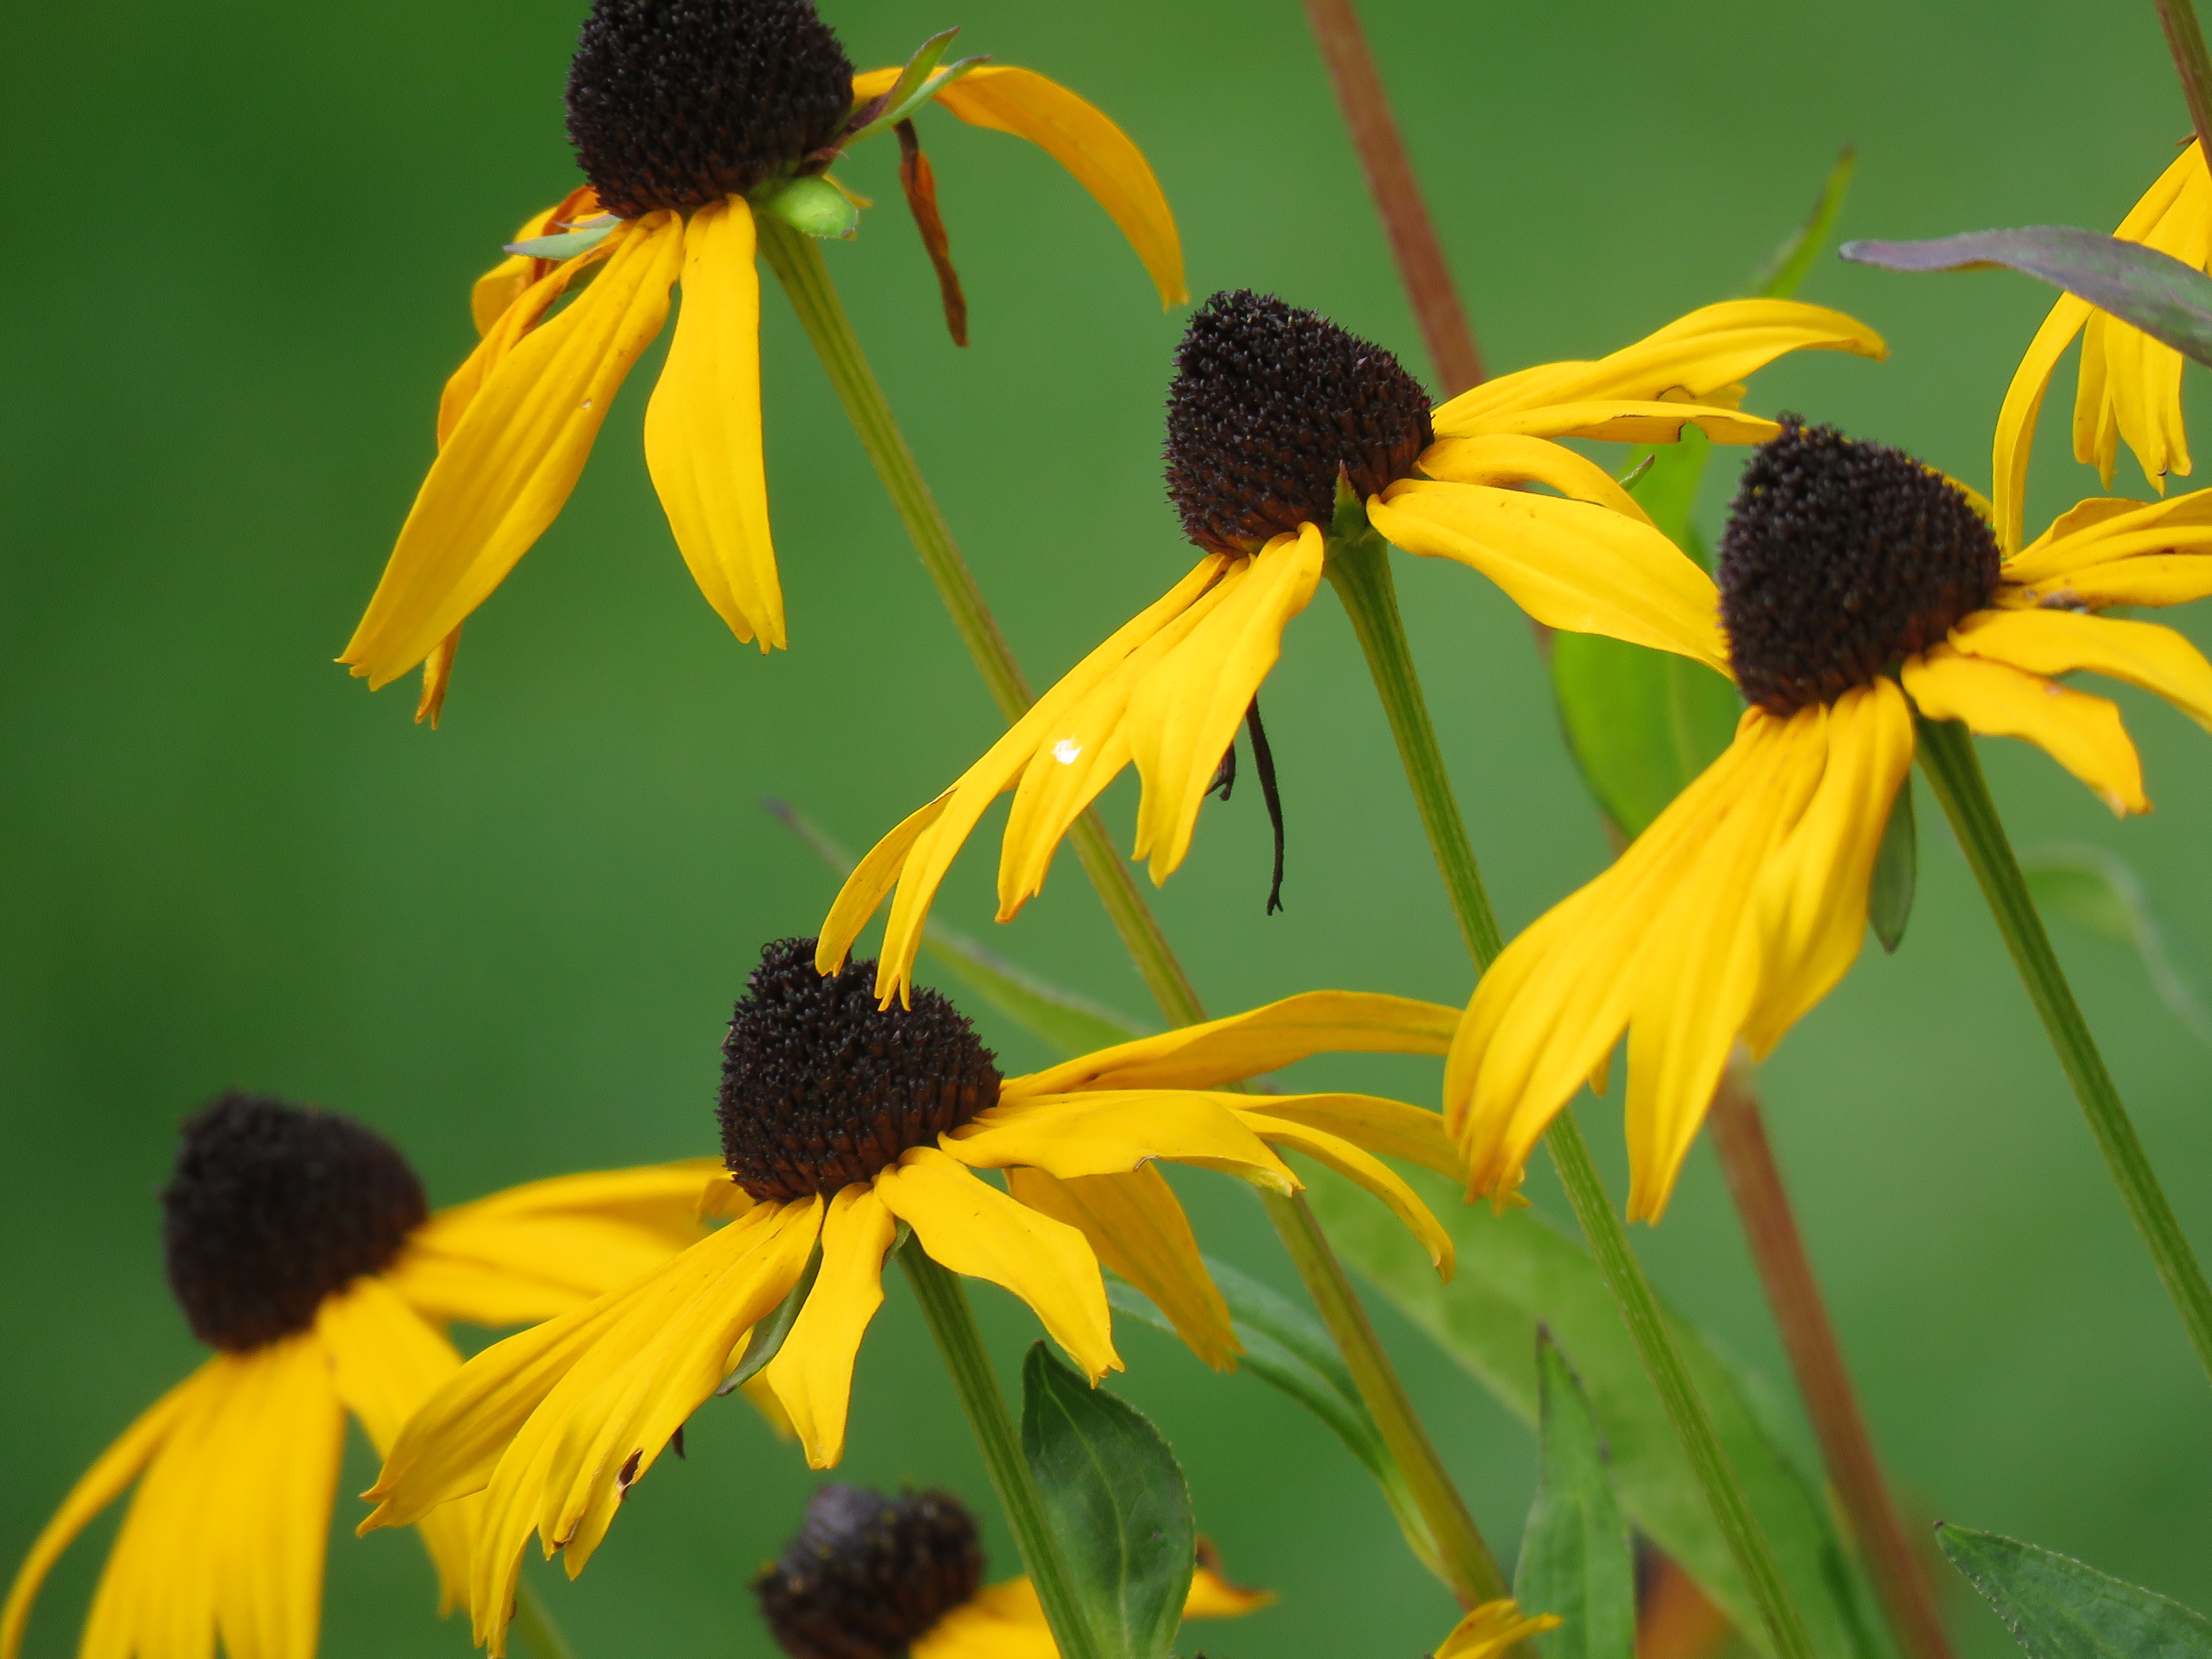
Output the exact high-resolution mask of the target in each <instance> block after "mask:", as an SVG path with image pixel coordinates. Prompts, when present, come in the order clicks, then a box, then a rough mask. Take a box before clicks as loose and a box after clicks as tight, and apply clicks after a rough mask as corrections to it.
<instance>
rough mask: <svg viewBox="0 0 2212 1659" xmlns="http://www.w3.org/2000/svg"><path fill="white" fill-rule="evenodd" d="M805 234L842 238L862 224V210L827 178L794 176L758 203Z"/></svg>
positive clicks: (825, 238)
mask: <svg viewBox="0 0 2212 1659" xmlns="http://www.w3.org/2000/svg"><path fill="white" fill-rule="evenodd" d="M754 205H755V206H756V207H757V208H758V209H759V210H761V211H762V212H763V213H772V214H774V215H775V216H776V217H777V218H779V219H781V220H782V221H783V222H784V223H786V224H787V225H789V226H790V227H791V228H793V230H795V231H798V232H799V234H802V235H805V236H813V237H817V238H821V239H823V240H829V239H835V240H839V241H842V240H845V239H847V238H848V237H850V236H851V235H852V234H853V233H854V232H855V231H856V230H858V229H859V228H860V209H859V208H858V207H857V206H855V205H854V202H853V198H852V197H849V196H848V195H846V194H845V192H844V191H842V190H840V189H838V188H837V186H836V185H833V184H831V183H830V182H829V180H828V179H822V178H815V177H809V178H805V179H791V180H790V181H789V182H787V184H785V185H783V186H782V187H781V189H778V190H775V191H771V192H770V193H769V194H768V195H767V196H764V197H762V198H761V199H760V200H759V201H758V202H757V203H756V204H754Z"/></svg>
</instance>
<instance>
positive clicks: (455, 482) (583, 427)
mask: <svg viewBox="0 0 2212 1659" xmlns="http://www.w3.org/2000/svg"><path fill="white" fill-rule="evenodd" d="M683 245H684V234H683V226H682V222H681V221H679V220H678V218H677V217H676V216H674V215H673V214H664V213H655V214H651V215H648V216H646V217H645V218H643V219H639V220H634V221H632V222H630V223H629V224H626V225H623V226H622V227H620V228H617V230H616V231H615V233H614V234H612V235H611V236H609V237H608V238H607V240H606V241H605V242H603V243H601V244H600V246H601V247H603V248H607V249H609V252H608V255H607V258H606V264H605V270H603V271H602V272H601V274H600V276H599V280H598V281H596V282H595V283H592V286H591V287H590V288H588V289H585V290H584V292H583V293H582V295H580V296H579V297H578V298H577V299H576V301H574V303H573V304H572V305H570V306H569V307H568V309H567V310H566V311H564V312H562V313H561V314H560V315H559V316H557V317H556V318H554V319H552V320H551V321H550V322H547V323H544V324H543V325H540V326H538V328H535V329H533V330H532V331H531V332H530V333H529V335H528V336H527V337H525V338H524V339H523V340H522V342H521V343H520V344H518V345H517V346H515V348H514V349H513V350H512V351H510V352H508V353H507V356H505V357H504V358H502V359H501V361H500V362H499V364H498V366H497V367H496V368H494V369H493V370H492V371H491V373H490V374H489V375H488V376H487V377H486V378H485V380H484V383H483V387H482V389H481V390H480V391H478V392H477V394H476V396H475V397H474V398H472V399H471V401H470V403H469V405H468V410H467V412H466V413H465V414H464V415H463V416H461V418H460V422H459V424H458V425H457V426H456V427H455V428H453V435H452V436H451V437H450V438H449V439H448V440H447V443H446V446H445V447H444V448H443V449H441V450H440V451H439V453H438V459H436V461H435V462H434V463H433V464H432V465H431V468H430V473H429V476H428V477H427V478H425V479H424V480H423V482H422V491H421V493H420V494H419V495H416V498H415V506H414V508H413V510H412V511H411V512H410V513H409V514H408V515H407V523H406V525H405V526H404V527H403V528H402V529H401V531H400V532H399V541H398V545H397V546H395V547H394V548H393V549H392V559H391V562H389V563H388V564H387V565H386V567H385V571H384V577H383V580H381V581H380V583H379V584H378V586H377V591H376V594H375V596H374V598H373V599H370V601H369V606H368V614H367V615H366V616H364V617H362V622H361V626H360V628H359V629H356V631H355V634H354V637H353V640H352V642H351V643H350V644H349V645H348V646H347V647H346V649H345V653H344V655H343V657H341V658H340V660H341V661H343V662H346V663H349V664H351V665H353V666H354V668H355V671H356V672H358V673H361V674H363V675H366V676H367V677H368V681H369V684H370V685H371V686H372V688H373V687H375V686H380V685H383V684H386V683H388V682H390V681H392V680H394V679H397V678H398V677H399V676H400V675H402V674H404V673H405V672H406V671H408V670H409V669H410V668H412V667H414V666H415V665H416V664H417V663H419V662H421V661H422V659H423V658H425V657H426V656H428V654H429V653H430V650H431V648H432V647H434V646H435V645H436V644H437V643H438V641H440V640H441V639H443V638H444V637H445V636H446V635H447V634H449V633H451V632H452V631H453V629H454V628H455V627H456V626H457V625H458V624H459V623H460V622H461V620H462V619H463V618H464V617H466V616H467V615H468V614H469V613H470V612H471V611H473V610H475V609H476V608H477V605H481V604H482V603H483V601H484V599H485V598H486V597H487V596H488V595H489V593H490V592H491V591H492V589H494V588H495V587H496V586H499V584H500V581H501V579H502V578H503V577H505V576H506V574H507V572H508V571H509V570H511V569H513V568H514V563H515V561H517V560H518V559H520V557H521V556H523V554H524V553H525V552H526V551H527V550H529V547H530V545H531V544H532V542H534V541H536V540H537V539H538V536H539V535H540V534H541V533H543V532H544V529H545V527H546V526H548V525H550V524H551V523H552V522H553V519H554V516H555V515H556V513H559V512H560V510H561V506H562V502H564V501H567V500H568V492H569V491H570V490H571V489H574V487H575V483H576V479H577V477H578V475H579V474H580V473H581V472H582V471H583V470H584V460H585V458H586V456H587V455H589V454H590V453H591V448H592V440H593V439H594V438H596V437H597V436H598V435H599V422H601V421H603V420H604V419H605V417H606V411H607V405H608V404H609V403H610V402H611V400H612V398H613V397H614V394H615V392H616V391H617V389H618V388H619V387H620V386H621V385H622V382H623V376H625V375H626V374H629V366H630V364H631V363H633V362H635V361H636V360H637V356H638V354H639V353H640V352H641V351H643V350H644V349H645V348H646V347H647V345H649V344H651V343H652V342H653V337H654V336H655V335H657V334H659V332H660V325H661V324H662V322H663V320H664V319H665V318H666V316H667V314H668V290H669V288H670V286H671V283H674V281H675V279H676V275H677V269H678V260H679V259H680V258H681V257H682V254H683ZM572 263H573V262H572ZM503 320H504V319H502V321H503Z"/></svg>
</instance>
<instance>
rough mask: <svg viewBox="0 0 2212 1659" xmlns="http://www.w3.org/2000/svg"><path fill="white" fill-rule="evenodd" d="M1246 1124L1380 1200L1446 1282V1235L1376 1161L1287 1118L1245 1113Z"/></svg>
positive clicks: (1450, 1261) (1414, 1197)
mask: <svg viewBox="0 0 2212 1659" xmlns="http://www.w3.org/2000/svg"><path fill="white" fill-rule="evenodd" d="M1240 1115H1241V1116H1242V1117H1243V1120H1244V1121H1245V1123H1246V1124H1247V1125H1249V1127H1251V1129H1252V1130H1253V1131H1254V1132H1255V1133H1257V1134H1258V1135H1260V1136H1261V1139H1266V1140H1268V1141H1272V1142H1273V1144H1275V1145H1276V1146H1289V1147H1291V1148H1293V1149H1295V1150H1296V1151H1298V1152H1304V1154H1305V1155H1306V1156H1307V1157H1308V1158H1314V1159H1316V1160H1317V1161H1318V1162H1320V1163H1322V1164H1327V1165H1328V1167H1329V1168H1330V1169H1332V1170H1335V1171H1336V1172H1337V1173H1338V1174H1339V1175H1340V1176H1346V1177H1347V1178H1349V1179H1351V1180H1352V1181H1355V1182H1358V1184H1359V1185H1360V1186H1362V1187H1364V1188H1366V1189H1367V1190H1368V1191H1369V1192H1370V1193H1372V1194H1375V1196H1376V1197H1377V1198H1379V1199H1381V1200H1383V1203H1384V1204H1386V1205H1388V1206H1389V1208H1390V1211H1391V1213H1392V1214H1394V1215H1395V1216H1396V1217H1397V1218H1398V1219H1399V1220H1400V1221H1401V1222H1403V1223H1404V1224H1405V1225H1406V1231H1408V1232H1410V1233H1412V1234H1413V1237H1415V1238H1417V1239H1419V1240H1420V1242H1421V1248H1422V1249H1425V1250H1426V1251H1427V1252H1428V1253H1429V1263H1430V1265H1431V1267H1435V1268H1436V1270H1437V1277H1438V1278H1440V1279H1445V1280H1447V1281H1449V1279H1450V1278H1451V1276H1452V1265H1453V1251H1452V1241H1451V1235H1450V1234H1449V1233H1448V1232H1446V1231H1444V1230H1443V1227H1442V1226H1440V1225H1437V1218H1436V1217H1434V1216H1433V1215H1431V1214H1430V1213H1429V1206H1427V1205H1425V1204H1424V1203H1422V1202H1421V1200H1420V1199H1419V1197H1418V1196H1417V1195H1416V1194H1414V1192H1413V1188H1411V1187H1408V1186H1407V1184H1406V1182H1405V1179H1404V1177H1402V1176H1400V1175H1399V1174H1398V1173H1397V1171H1395V1170H1393V1169H1391V1168H1390V1166H1389V1164H1385V1163H1383V1161H1382V1159H1380V1158H1371V1157H1370V1156H1369V1155H1368V1154H1367V1153H1365V1152H1362V1151H1360V1150H1359V1148H1358V1147H1357V1146H1353V1145H1352V1143H1351V1142H1350V1141H1348V1140H1341V1139H1338V1138H1337V1137H1336V1136H1334V1135H1333V1134H1330V1133H1328V1132H1327V1131H1326V1130H1322V1129H1316V1128H1313V1127H1310V1126H1309V1125H1307V1124H1304V1123H1295V1122H1292V1121H1291V1120H1290V1119H1288V1118H1279V1117H1270V1116H1268V1115H1267V1114H1266V1113H1265V1112H1249V1111H1248V1112H1244V1113H1241V1114H1240Z"/></svg>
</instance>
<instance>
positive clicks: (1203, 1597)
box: [1182, 1537, 1277, 1619]
mask: <svg viewBox="0 0 2212 1659" xmlns="http://www.w3.org/2000/svg"><path fill="white" fill-rule="evenodd" d="M1276 1599H1277V1598H1276V1595H1275V1592H1274V1591H1273V1590H1264V1589H1246V1588H1245V1587H1244V1586H1243V1585H1242V1584H1235V1583H1231V1582H1230V1581H1229V1580H1228V1578H1227V1577H1225V1576H1224V1575H1223V1573H1222V1571H1221V1558H1220V1556H1219V1555H1218V1554H1217V1553H1215V1552H1214V1548H1213V1546H1212V1544H1210V1543H1209V1542H1207V1541H1206V1539H1204V1538H1202V1537H1201V1538H1200V1540H1199V1541H1198V1571H1195V1572H1194V1573H1192V1574H1191V1576H1190V1592H1189V1594H1188V1595H1185V1596H1184V1597H1183V1601H1182V1616H1183V1617H1184V1618H1186V1619H1242V1618H1243V1616H1244V1615H1245V1614H1246V1613H1257V1612H1259V1610H1260V1609H1261V1607H1272V1606H1273V1605H1274V1602H1275V1601H1276Z"/></svg>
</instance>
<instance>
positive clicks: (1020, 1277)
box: [876, 1146, 1121, 1383]
mask: <svg viewBox="0 0 2212 1659" xmlns="http://www.w3.org/2000/svg"><path fill="white" fill-rule="evenodd" d="M876 1191H877V1193H878V1194H880V1195H881V1197H882V1199H883V1200H884V1203H885V1204H887V1205H889V1206H890V1212H891V1213H892V1214H893V1215H895V1216H896V1217H897V1218H899V1219H900V1220H902V1221H903V1222H905V1223H906V1224H907V1225H908V1226H909V1227H912V1228H913V1229H914V1233H915V1237H916V1238H918V1239H920V1240H921V1248H922V1249H925V1250H927V1251H928V1252H929V1255H930V1257H931V1259H932V1260H933V1261H936V1262H937V1263H938V1264H939V1266H941V1267H946V1268H949V1269H950V1270H951V1271H952V1272H954V1273H962V1274H964V1275H966V1276H967V1277H968V1278H969V1279H989V1280H990V1281H991V1282H992V1283H993V1284H994V1285H1003V1286H1004V1287H1005V1288H1006V1289H1007V1290H1009V1291H1012V1292H1013V1293H1014V1294H1015V1295H1016V1296H1018V1297H1021V1299H1022V1300H1023V1301H1024V1302H1026V1303H1028V1304H1030V1310H1031V1311H1032V1312H1034V1313H1035V1314H1036V1316H1037V1318H1038V1320H1039V1321H1040V1322H1042V1324H1043V1326H1044V1328H1045V1331H1046V1333H1047V1334H1048V1335H1049V1336H1050V1337H1051V1338H1052V1340H1054V1341H1055V1342H1057V1343H1059V1344H1060V1346H1061V1347H1062V1348H1064V1349H1066V1351H1067V1355H1068V1357H1069V1358H1071V1359H1073V1360H1074V1361H1075V1363H1076V1364H1078V1365H1079V1366H1080V1367H1082V1369H1083V1370H1084V1372H1085V1374H1086V1375H1087V1376H1089V1377H1090V1378H1091V1381H1092V1382H1093V1383H1096V1382H1097V1380H1098V1379H1099V1378H1100V1377H1102V1376H1105V1375H1106V1373H1107V1372H1108V1371H1118V1370H1121V1356H1120V1355H1119V1354H1117V1353H1115V1352H1114V1330H1113V1321H1112V1318H1111V1316H1109V1314H1108V1312H1107V1310H1106V1285H1105V1281H1104V1280H1103V1279H1101V1278H1100V1277H1099V1274H1098V1258H1097V1256H1095V1255H1091V1246H1090V1244H1089V1243H1088V1242H1087V1241H1086V1240H1085V1238H1084V1237H1083V1235H1082V1234H1081V1233H1080V1232H1078V1231H1076V1230H1075V1229H1074V1228H1073V1227H1071V1226H1069V1225H1067V1224H1066V1223H1065V1222H1061V1221H1054V1219H1053V1218H1051V1217H1050V1216H1047V1215H1042V1214H1039V1213H1038V1212H1036V1211H1035V1210H1032V1209H1030V1208H1029V1207H1028V1206H1026V1205H1023V1204H1018V1203H1017V1202H1015V1201H1014V1200H1012V1199H1011V1198H1009V1197H1007V1196H1006V1194H1004V1193H1002V1192H1000V1190H999V1189H998V1188H995V1187H994V1186H991V1185H990V1184H989V1183H987V1182H983V1181H980V1180H978V1179H977V1178H976V1177H975V1176H973V1175H971V1174H970V1173H969V1171H968V1170H966V1169H965V1168H963V1166H962V1165H961V1164H958V1163H957V1162H955V1161H954V1160H953V1159H951V1158H947V1157H946V1156H945V1154H944V1153H943V1152H939V1150H938V1149H937V1148H936V1147H934V1146H914V1147H909V1148H908V1150H907V1151H906V1152H904V1153H903V1154H902V1155H901V1157H900V1158H899V1161H898V1162H897V1163H896V1164H894V1165H893V1166H892V1167H891V1168H890V1169H887V1170H883V1171H882V1172H881V1173H880V1174H878V1176H876Z"/></svg>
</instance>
